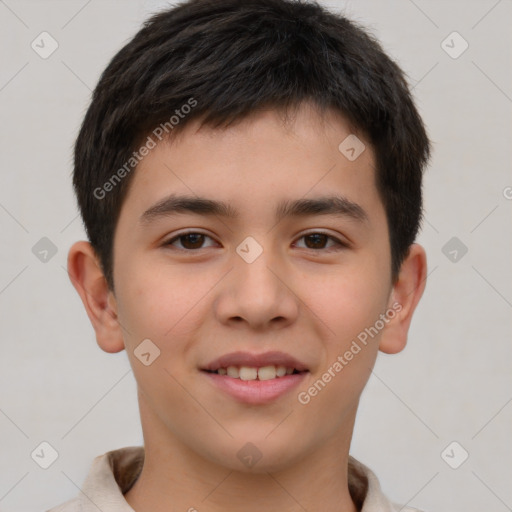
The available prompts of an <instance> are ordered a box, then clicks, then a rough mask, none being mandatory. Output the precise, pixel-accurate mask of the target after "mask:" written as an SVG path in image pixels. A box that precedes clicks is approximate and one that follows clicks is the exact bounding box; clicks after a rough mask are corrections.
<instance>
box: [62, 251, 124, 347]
mask: <svg viewBox="0 0 512 512" xmlns="http://www.w3.org/2000/svg"><path fill="white" fill-rule="evenodd" d="M68 274H69V278H70V279H71V283H72V284H73V286H74V287H75V289H76V291H77V292H78V294H79V295H80V298H81V299H82V302H83V303H84V306H85V310H86V311H87V315H88V317H89V320H90V321H91V324H92V326H93V327H94V330H95V332H96V341H97V342H98V345H99V346H100V347H101V348H102V349H103V350H104V351H105V352H111V353H114V352H120V351H121V350H123V349H124V340H123V336H122V330H121V326H120V324H119V322H118V319H117V303H116V299H115V296H114V293H113V292H112V291H110V289H109V287H108V285H107V280H106V279H105V276H104V275H103V271H102V270H101V265H100V263H99V260H98V258H97V256H96V253H95V251H94V249H93V247H92V245H91V244H90V243H89V242H76V243H74V244H73V245H72V246H71V248H70V250H69V253H68Z"/></svg>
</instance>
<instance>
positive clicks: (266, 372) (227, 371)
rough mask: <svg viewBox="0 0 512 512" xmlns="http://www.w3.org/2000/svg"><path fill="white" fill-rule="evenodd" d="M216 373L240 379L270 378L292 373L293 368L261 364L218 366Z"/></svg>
mask: <svg viewBox="0 0 512 512" xmlns="http://www.w3.org/2000/svg"><path fill="white" fill-rule="evenodd" d="M217 373H218V374H219V375H227V376H228V377H233V378H234V379H241V380H256V379H259V380H270V379H275V378H276V377H284V376H285V375H290V374H291V373H293V368H286V366H281V365H279V366H275V365H270V366H261V367H260V368H256V367H252V366H240V367H238V366H228V367H227V368H219V369H218V370H217Z"/></svg>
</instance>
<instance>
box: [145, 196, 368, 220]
mask: <svg viewBox="0 0 512 512" xmlns="http://www.w3.org/2000/svg"><path fill="white" fill-rule="evenodd" d="M186 213H193V214H196V215H203V216H220V217H224V218H229V219H235V218H237V217H238V216H239V212H238V211H237V210H236V208H234V207H233V206H232V205H230V204H229V203H225V202H222V201H216V200H213V199H207V198H204V197H197V196H187V195H185V196H178V195H176V194H171V195H169V196H167V197H165V198H163V199H161V200H160V201H158V202H157V203H155V204H154V205H153V206H151V207H150V208H148V209H147V210H146V211H145V212H144V213H143V214H142V215H141V216H140V219H139V221H140V223H141V224H143V225H148V224H151V223H152V222H154V221H156V220H158V219H160V218H165V217H171V216H174V215H177V214H186ZM313 215H334V216H337V217H348V218H350V219H353V220H356V221H358V222H365V221H367V220H368V214H367V213H366V211H365V210H364V209H363V208H362V207H361V206H360V205H359V204H357V203H354V202H353V201H350V200H349V199H347V198H346V197H343V196H340V195H329V196H322V197H317V198H313V199H297V200H294V201H290V200H284V201H281V202H280V203H279V204H278V205H277V208H276V210H275V217H276V220H277V221H280V220H281V219H283V218H285V217H307V216H313Z"/></svg>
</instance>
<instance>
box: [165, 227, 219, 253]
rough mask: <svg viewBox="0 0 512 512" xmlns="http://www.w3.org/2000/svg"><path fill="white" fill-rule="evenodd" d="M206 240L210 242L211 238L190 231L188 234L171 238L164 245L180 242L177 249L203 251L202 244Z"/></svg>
mask: <svg viewBox="0 0 512 512" xmlns="http://www.w3.org/2000/svg"><path fill="white" fill-rule="evenodd" d="M207 238H209V239H210V240H212V238H211V237H209V236H208V235H205V234H204V233H198V232H195V231H190V232H189V233H182V234H181V235H178V236H175V237H174V238H171V239H170V240H169V241H167V242H166V243H165V244H164V245H165V246H169V245H175V243H176V242H180V243H181V247H177V249H181V250H190V251H192V250H197V249H203V244H204V242H205V239H207Z"/></svg>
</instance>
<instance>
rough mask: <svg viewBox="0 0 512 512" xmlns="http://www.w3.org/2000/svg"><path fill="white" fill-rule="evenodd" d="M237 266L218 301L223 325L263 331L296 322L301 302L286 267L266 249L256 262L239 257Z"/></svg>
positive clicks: (216, 303)
mask: <svg viewBox="0 0 512 512" xmlns="http://www.w3.org/2000/svg"><path fill="white" fill-rule="evenodd" d="M233 263H234V268H233V269H232V271H231V272H229V274H228V275H227V276H226V279H224V280H223V281H222V284H221V286H220V287H219V289H218V296H217V298H216V300H215V302H214V308H215V315H216V317H217V319H218V320H219V322H221V323H223V324H225V325H227V324H230V326H231V327H233V326H235V327H240V328H250V329H251V330H259V331H262V330H268V329H280V328H283V327H285V326H287V325H290V324H292V323H293V322H295V320H296V319H297V316H298V312H299V305H300V301H299V300H298V298H297V297H296V295H295V294H294V292H293V289H294V286H293V282H292V276H291V274H290V272H287V271H286V267H285V266H284V265H280V264H279V263H278V261H277V259H276V258H273V257H271V255H270V254H269V252H268V251H265V250H264V251H263V252H262V253H261V254H260V256H259V257H258V258H257V259H256V260H255V261H253V262H252V263H248V262H247V261H244V260H243V259H242V258H241V257H239V256H238V255H237V254H235V255H234V256H233Z"/></svg>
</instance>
